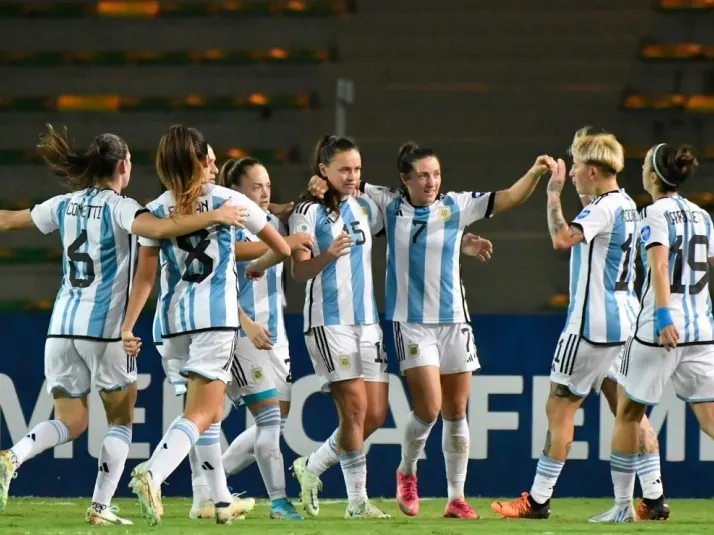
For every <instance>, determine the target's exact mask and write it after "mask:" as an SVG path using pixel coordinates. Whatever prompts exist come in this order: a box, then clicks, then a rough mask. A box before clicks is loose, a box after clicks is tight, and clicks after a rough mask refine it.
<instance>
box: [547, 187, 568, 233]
mask: <svg viewBox="0 0 714 535" xmlns="http://www.w3.org/2000/svg"><path fill="white" fill-rule="evenodd" d="M567 228H568V224H567V223H566V222H565V218H564V217H563V208H562V206H561V205H560V195H551V196H550V197H549V198H548V230H549V231H550V236H551V237H552V238H554V237H555V236H557V235H558V234H560V233H561V232H562V231H563V230H565V229H567Z"/></svg>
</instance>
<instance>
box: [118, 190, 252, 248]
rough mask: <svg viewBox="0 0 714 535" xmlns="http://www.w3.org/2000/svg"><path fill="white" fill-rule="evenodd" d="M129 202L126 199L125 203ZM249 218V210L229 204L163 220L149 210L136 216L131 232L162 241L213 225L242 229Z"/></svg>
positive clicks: (175, 215)
mask: <svg viewBox="0 0 714 535" xmlns="http://www.w3.org/2000/svg"><path fill="white" fill-rule="evenodd" d="M129 200H130V199H125V201H129ZM117 212H120V211H117ZM247 218H248V209H247V208H245V207H244V206H237V205H233V204H229V203H223V205H222V206H221V207H220V208H217V209H216V210H210V211H208V212H201V213H198V214H191V215H177V214H174V215H172V216H170V217H163V218H159V217H155V216H154V215H153V214H151V213H150V212H149V211H148V210H144V211H139V213H137V214H136V217H135V218H134V221H133V223H132V224H131V227H130V232H131V233H132V234H135V235H137V236H143V237H144V238H152V239H155V240H160V239H165V238H174V237H176V236H183V235H185V234H191V233H192V232H196V231H199V230H201V229H204V228H206V227H210V226H212V225H226V226H229V227H242V226H243V222H244V221H245V220H246V219H247Z"/></svg>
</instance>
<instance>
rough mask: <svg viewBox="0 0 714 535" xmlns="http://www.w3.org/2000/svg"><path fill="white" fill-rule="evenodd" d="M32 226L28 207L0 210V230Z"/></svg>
mask: <svg viewBox="0 0 714 535" xmlns="http://www.w3.org/2000/svg"><path fill="white" fill-rule="evenodd" d="M34 226H35V224H34V222H33V221H32V215H30V209H29V208H28V209H26V210H0V232H6V231H8V230H20V229H24V228H32V227H34Z"/></svg>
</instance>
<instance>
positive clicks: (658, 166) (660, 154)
mask: <svg viewBox="0 0 714 535" xmlns="http://www.w3.org/2000/svg"><path fill="white" fill-rule="evenodd" d="M651 163H652V170H653V171H654V172H655V174H656V175H657V176H658V177H659V178H660V180H661V182H662V186H661V191H663V192H667V191H677V190H678V189H679V186H681V185H682V184H683V183H684V181H685V180H687V179H688V178H689V177H690V176H692V175H693V174H694V173H695V171H696V170H697V168H698V167H699V161H698V160H697V157H696V156H695V155H694V153H693V152H692V148H691V147H690V146H689V145H680V146H678V147H676V146H673V145H668V144H667V143H662V144H660V145H657V146H655V147H654V148H653V150H652V162H651Z"/></svg>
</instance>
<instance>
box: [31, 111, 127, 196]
mask: <svg viewBox="0 0 714 535" xmlns="http://www.w3.org/2000/svg"><path fill="white" fill-rule="evenodd" d="M37 150H38V151H39V153H40V156H42V159H43V160H44V161H45V162H46V163H47V165H49V167H50V170H51V171H52V173H53V174H55V175H57V176H58V177H61V178H62V179H63V182H64V184H65V185H66V186H67V187H68V188H69V189H71V190H72V191H78V190H83V189H87V188H91V187H92V186H94V185H97V184H99V183H101V182H103V181H105V180H110V179H111V178H112V177H113V176H114V172H115V171H116V168H117V165H119V162H121V161H122V160H124V159H125V158H126V154H127V151H128V150H129V149H128V147H127V144H126V142H125V141H124V140H123V139H122V138H120V137H119V136H116V135H114V134H101V135H98V136H97V137H95V138H94V141H92V143H91V144H90V145H89V148H88V149H87V151H86V152H85V153H84V154H77V152H76V150H75V149H74V147H73V146H72V142H71V141H70V139H69V134H68V132H67V128H66V127H62V131H61V132H58V131H57V130H55V128H54V127H53V126H52V125H51V124H48V125H47V132H45V133H43V134H40V141H39V143H38V144H37Z"/></svg>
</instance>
